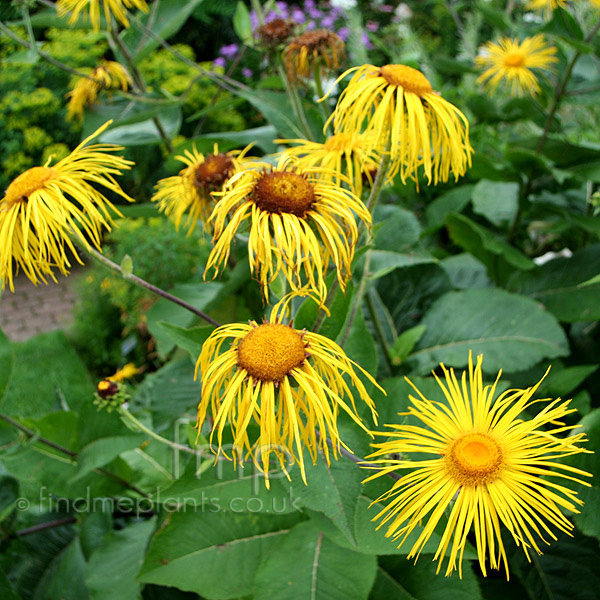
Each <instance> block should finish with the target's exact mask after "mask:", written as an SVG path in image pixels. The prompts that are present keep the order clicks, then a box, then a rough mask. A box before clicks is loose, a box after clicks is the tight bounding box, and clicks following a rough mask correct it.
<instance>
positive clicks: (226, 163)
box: [194, 152, 235, 192]
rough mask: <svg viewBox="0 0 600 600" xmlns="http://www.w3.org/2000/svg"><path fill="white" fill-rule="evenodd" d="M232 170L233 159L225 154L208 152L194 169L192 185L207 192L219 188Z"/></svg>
mask: <svg viewBox="0 0 600 600" xmlns="http://www.w3.org/2000/svg"><path fill="white" fill-rule="evenodd" d="M234 170H235V165H234V164H233V160H232V158H231V157H230V156H228V155H227V154H224V153H222V152H221V153H219V154H209V155H208V156H207V157H206V158H205V159H204V162H203V163H200V164H199V165H198V166H197V167H196V170H195V171H194V185H195V186H196V187H197V188H198V189H199V190H203V191H207V192H212V191H215V190H220V189H221V187H222V186H223V184H224V183H225V182H226V181H227V180H228V179H229V178H230V177H231V175H232V174H233V171H234Z"/></svg>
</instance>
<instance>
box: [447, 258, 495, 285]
mask: <svg viewBox="0 0 600 600" xmlns="http://www.w3.org/2000/svg"><path fill="white" fill-rule="evenodd" d="M439 265H440V267H442V269H444V271H446V273H447V274H448V277H449V278H450V281H451V282H452V285H453V286H454V287H455V288H456V289H459V290H466V289H468V288H484V287H491V286H492V282H491V281H490V278H489V277H488V276H487V272H486V268H485V265H484V264H483V263H481V262H479V261H478V260H477V259H476V258H475V257H474V256H472V255H471V254H467V253H466V252H463V253H462V254H455V255H454V256H448V257H447V258H444V259H442V260H441V261H440V262H439Z"/></svg>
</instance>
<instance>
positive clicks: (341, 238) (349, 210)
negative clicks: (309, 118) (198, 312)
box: [205, 157, 371, 302]
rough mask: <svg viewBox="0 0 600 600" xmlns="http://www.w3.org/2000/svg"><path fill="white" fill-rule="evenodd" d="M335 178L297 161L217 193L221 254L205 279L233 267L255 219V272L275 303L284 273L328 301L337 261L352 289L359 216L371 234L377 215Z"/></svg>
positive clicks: (216, 239)
mask: <svg viewBox="0 0 600 600" xmlns="http://www.w3.org/2000/svg"><path fill="white" fill-rule="evenodd" d="M323 175H325V177H329V180H328V179H326V178H324V177H323ZM330 179H331V173H330V172H327V171H325V170H324V169H317V168H316V167H312V168H308V167H306V168H301V167H299V166H298V165H297V163H296V162H295V161H293V159H291V158H290V157H282V158H280V160H279V162H278V163H277V165H276V166H274V167H272V166H270V165H267V164H264V163H257V165H256V166H254V167H252V168H249V169H246V170H244V171H241V172H239V173H237V174H236V175H234V176H233V177H232V178H231V179H230V180H229V181H228V182H227V183H226V185H225V189H224V191H223V192H222V193H218V192H217V193H215V196H217V197H219V198H220V200H219V201H218V202H217V204H216V206H215V208H214V210H213V212H212V214H211V216H210V218H209V223H211V224H212V225H213V227H214V234H213V244H214V248H213V250H212V252H211V253H210V256H209V257H208V261H207V264H206V271H205V275H206V272H207V271H208V270H210V269H212V268H214V269H215V273H214V277H216V276H217V273H218V270H219V268H220V267H221V266H223V265H226V264H227V260H228V258H229V252H230V246H231V242H232V241H233V238H234V236H235V234H236V233H237V232H238V230H239V229H240V227H241V225H242V224H243V222H244V221H248V220H249V221H250V234H249V239H248V260H249V262H250V271H251V272H252V274H253V276H254V277H256V279H258V281H259V282H260V284H261V286H262V290H263V295H264V297H265V299H266V300H267V301H268V299H269V284H270V283H272V282H273V281H274V280H275V278H276V277H277V276H278V275H279V273H283V275H284V276H285V278H286V279H287V281H288V282H289V284H290V286H291V288H292V290H294V291H298V290H300V289H302V288H303V287H304V286H305V281H306V282H307V283H308V287H309V288H310V289H311V290H312V291H313V292H314V293H315V294H316V295H317V296H318V297H319V299H320V301H321V302H324V301H325V298H326V296H327V288H326V286H325V274H326V270H327V266H328V265H329V261H330V260H331V261H333V263H334V265H335V268H336V270H337V276H338V282H339V284H340V287H341V289H342V290H344V289H345V287H346V280H347V279H348V277H349V276H350V264H351V263H352V258H353V256H354V248H355V246H356V242H357V237H358V228H357V225H356V221H355V214H356V216H357V217H358V218H359V219H361V220H362V221H364V223H365V224H366V225H367V226H369V227H370V225H371V215H370V214H369V212H368V211H367V209H366V207H365V205H364V204H363V203H362V201H361V200H360V199H359V198H357V197H356V196H355V195H354V194H353V193H352V192H350V191H348V190H345V189H343V188H341V187H339V186H337V185H335V184H334V183H332V182H331V180H330ZM303 274H304V275H305V281H303Z"/></svg>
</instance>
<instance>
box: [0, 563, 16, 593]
mask: <svg viewBox="0 0 600 600" xmlns="http://www.w3.org/2000/svg"><path fill="white" fill-rule="evenodd" d="M0 597H1V598H2V600H21V597H20V596H19V595H18V594H16V593H15V591H14V590H13V587H12V585H11V584H10V581H9V580H8V577H7V576H6V574H5V573H4V571H3V570H2V569H0Z"/></svg>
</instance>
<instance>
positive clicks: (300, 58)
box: [282, 29, 346, 81]
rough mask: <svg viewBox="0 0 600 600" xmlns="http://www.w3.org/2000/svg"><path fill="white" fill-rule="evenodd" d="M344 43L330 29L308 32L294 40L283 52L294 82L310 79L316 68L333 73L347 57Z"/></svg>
mask: <svg viewBox="0 0 600 600" xmlns="http://www.w3.org/2000/svg"><path fill="white" fill-rule="evenodd" d="M345 54H346V52H345V46H344V42H343V41H342V40H341V38H340V37H339V36H337V35H336V34H335V33H333V31H329V29H315V30H314V31H307V32H306V33H303V34H302V35H299V36H297V37H295V38H294V39H292V40H291V41H290V43H289V44H288V45H287V46H286V47H285V48H284V50H283V54H282V57H283V63H284V65H285V68H286V71H287V74H288V77H289V78H290V79H291V80H292V81H296V80H298V79H302V78H307V77H310V74H311V71H312V70H313V69H315V68H319V69H321V70H328V71H331V70H333V69H337V68H338V67H339V66H340V62H341V61H342V60H343V59H344V57H345Z"/></svg>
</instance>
